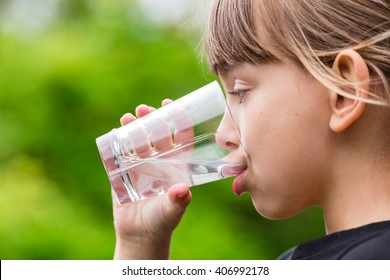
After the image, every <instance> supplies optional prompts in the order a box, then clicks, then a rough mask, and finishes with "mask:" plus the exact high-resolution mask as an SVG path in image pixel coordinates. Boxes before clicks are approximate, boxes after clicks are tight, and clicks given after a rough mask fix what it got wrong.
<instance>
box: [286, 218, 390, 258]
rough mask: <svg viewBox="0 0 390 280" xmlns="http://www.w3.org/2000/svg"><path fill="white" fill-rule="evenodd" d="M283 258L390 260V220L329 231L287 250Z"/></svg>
mask: <svg viewBox="0 0 390 280" xmlns="http://www.w3.org/2000/svg"><path fill="white" fill-rule="evenodd" d="M279 259H281V260H390V221H384V222H378V223H373V224H369V225H365V226H362V227H358V228H354V229H349V230H344V231H339V232H335V233H332V234H329V235H327V236H324V237H322V238H319V239H316V240H312V241H309V242H306V243H303V244H300V245H298V246H296V247H294V248H291V249H290V250H288V251H286V252H285V253H283V254H282V255H281V256H280V257H279Z"/></svg>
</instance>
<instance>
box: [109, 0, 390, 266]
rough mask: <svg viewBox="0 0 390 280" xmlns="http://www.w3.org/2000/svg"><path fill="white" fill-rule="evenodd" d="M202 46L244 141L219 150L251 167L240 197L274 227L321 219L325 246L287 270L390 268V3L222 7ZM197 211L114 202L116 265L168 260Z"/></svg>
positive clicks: (218, 2) (314, 0)
mask: <svg viewBox="0 0 390 280" xmlns="http://www.w3.org/2000/svg"><path fill="white" fill-rule="evenodd" d="M205 45H206V54H207V58H208V62H209V65H210V68H211V70H212V71H213V72H214V73H215V74H217V75H218V76H219V77H220V79H221V81H222V83H223V86H224V88H225V91H226V92H227V102H228V106H229V109H230V111H231V113H232V116H233V120H234V125H235V126H236V129H237V130H238V132H239V138H238V137H237V136H235V135H236V134H235V133H231V132H232V131H233V130H234V127H233V124H231V123H222V124H221V126H220V130H219V133H218V134H217V141H218V143H219V145H222V146H224V147H225V148H227V149H228V150H229V151H230V153H231V156H232V157H234V158H235V159H236V161H241V162H244V163H246V165H247V168H246V170H245V171H244V172H242V173H241V174H239V175H238V176H237V177H236V179H235V180H234V182H233V191H234V192H235V193H236V194H237V195H240V194H242V193H244V192H248V193H249V194H250V195H251V197H252V200H253V204H254V206H255V208H256V210H257V211H258V212H259V213H260V214H261V215H263V216H265V217H267V218H270V219H283V218H288V217H290V216H292V215H295V214H297V213H299V212H300V211H302V210H304V209H305V208H307V207H309V206H312V205H319V206H320V207H321V208H322V209H323V212H324V221H325V225H326V229H327V235H326V236H325V237H323V238H320V239H318V240H313V241H309V242H307V243H304V244H301V245H298V246H297V247H295V248H292V249H290V250H288V251H287V252H286V253H285V254H283V255H282V256H281V257H280V258H281V259H390V245H389V244H390V172H389V171H390V145H389V143H390V109H389V105H390V82H389V80H390V3H389V1H388V0H375V1H374V0H291V1H284V0H215V1H213V4H212V7H211V13H210V18H209V26H208V30H207V32H206V34H205ZM167 102H169V101H167V100H166V101H164V102H163V105H164V104H165V103H167ZM151 110H153V109H152V108H150V107H148V106H145V105H140V106H138V107H137V109H136V115H137V117H141V116H143V115H145V114H147V113H149V112H150V111H151ZM134 119H135V117H134V116H132V115H131V114H126V115H124V116H123V117H122V119H121V123H122V124H126V123H129V122H131V121H133V120H134ZM190 201H191V193H190V191H189V189H188V186H186V185H184V184H178V185H175V186H172V187H171V189H170V190H169V192H168V193H167V194H166V195H162V196H155V197H151V198H148V199H145V200H143V201H139V202H136V203H129V204H125V205H122V206H119V205H117V204H116V202H114V204H115V205H114V219H115V229H116V237H117V244H116V250H115V258H117V259H123V258H126V259H159V258H161V259H166V258H168V256H169V247H170V239H171V234H172V232H173V230H174V228H175V227H176V226H177V225H178V223H179V222H180V218H181V216H182V215H183V213H184V211H185V209H186V206H187V205H188V204H189V202H190Z"/></svg>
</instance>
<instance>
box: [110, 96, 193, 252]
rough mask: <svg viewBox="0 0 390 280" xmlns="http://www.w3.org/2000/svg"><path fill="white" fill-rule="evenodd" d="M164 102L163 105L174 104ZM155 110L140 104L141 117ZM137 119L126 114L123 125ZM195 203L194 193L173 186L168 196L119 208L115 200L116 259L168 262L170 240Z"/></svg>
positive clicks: (137, 110)
mask: <svg viewBox="0 0 390 280" xmlns="http://www.w3.org/2000/svg"><path fill="white" fill-rule="evenodd" d="M170 102H171V101H170V100H164V101H163V105H166V104H168V103H170ZM153 110H154V109H153V108H151V107H148V106H146V105H140V106H138V107H137V109H136V115H137V117H142V116H144V115H146V114H148V113H150V112H151V111H153ZM135 119H136V117H134V116H133V115H131V114H125V115H124V116H123V117H122V118H121V124H122V125H125V124H127V123H130V122H132V121H134V120H135ZM190 201H191V192H190V191H189V188H188V186H187V185H185V184H176V185H174V186H172V187H171V188H170V189H169V190H168V193H165V194H163V195H160V196H153V197H150V198H147V199H144V200H141V201H137V202H130V203H126V204H123V205H119V204H118V202H117V201H116V199H115V198H113V205H114V209H113V211H114V226H115V232H116V248H115V255H114V258H115V259H167V258H168V257H169V248H170V240H171V235H172V232H173V230H174V229H175V228H176V226H177V225H178V223H179V222H180V220H181V217H182V215H183V214H184V212H185V209H186V207H187V205H188V204H189V203H190Z"/></svg>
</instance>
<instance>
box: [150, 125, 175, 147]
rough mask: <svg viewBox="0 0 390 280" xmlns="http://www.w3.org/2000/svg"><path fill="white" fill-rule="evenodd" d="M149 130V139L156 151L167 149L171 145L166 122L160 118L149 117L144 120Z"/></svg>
mask: <svg viewBox="0 0 390 280" xmlns="http://www.w3.org/2000/svg"><path fill="white" fill-rule="evenodd" d="M145 127H146V128H147V129H148V130H149V132H150V140H151V143H152V145H153V147H154V148H155V149H156V150H157V151H158V152H163V151H167V150H169V149H170V148H172V146H173V139H172V133H171V130H170V128H169V125H168V123H166V122H165V121H164V120H163V119H160V118H151V119H149V120H147V121H146V122H145Z"/></svg>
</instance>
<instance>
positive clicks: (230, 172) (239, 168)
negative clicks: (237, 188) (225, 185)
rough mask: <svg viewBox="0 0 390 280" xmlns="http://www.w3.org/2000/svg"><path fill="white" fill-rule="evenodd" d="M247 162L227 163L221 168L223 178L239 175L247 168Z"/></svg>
mask: <svg viewBox="0 0 390 280" xmlns="http://www.w3.org/2000/svg"><path fill="white" fill-rule="evenodd" d="M246 168H247V166H246V164H245V163H235V164H226V165H224V166H223V167H222V169H221V171H220V172H221V175H222V177H223V178H227V177H231V176H238V175H240V174H241V173H242V172H244V171H245V170H246Z"/></svg>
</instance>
